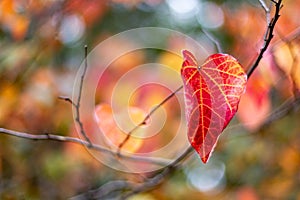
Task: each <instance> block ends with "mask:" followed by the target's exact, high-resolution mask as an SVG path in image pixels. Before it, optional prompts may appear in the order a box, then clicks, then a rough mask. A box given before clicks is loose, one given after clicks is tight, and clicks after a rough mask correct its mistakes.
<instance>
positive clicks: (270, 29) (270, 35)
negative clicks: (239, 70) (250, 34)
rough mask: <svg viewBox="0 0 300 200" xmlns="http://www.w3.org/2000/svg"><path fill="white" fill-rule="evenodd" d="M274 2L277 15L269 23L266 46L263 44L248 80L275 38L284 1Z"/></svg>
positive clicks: (249, 71)
mask: <svg viewBox="0 0 300 200" xmlns="http://www.w3.org/2000/svg"><path fill="white" fill-rule="evenodd" d="M272 2H273V3H274V4H275V13H274V16H273V18H272V19H271V21H270V22H269V23H268V28H267V31H266V33H265V38H264V44H263V46H262V48H261V49H260V52H259V54H258V57H257V59H256V60H255V62H254V64H253V65H252V66H251V67H250V69H249V70H248V72H247V75H248V78H249V77H250V76H251V74H252V73H253V72H254V70H255V69H256V68H257V66H258V64H259V63H260V60H261V59H262V58H263V55H264V53H265V52H266V50H267V49H268V47H269V44H270V42H271V40H272V38H273V37H274V35H273V32H274V28H275V25H276V22H277V21H278V19H279V17H280V15H279V12H280V9H281V8H282V4H281V3H282V0H278V2H276V1H272Z"/></svg>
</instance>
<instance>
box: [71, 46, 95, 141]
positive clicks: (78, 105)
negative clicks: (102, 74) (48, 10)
mask: <svg viewBox="0 0 300 200" xmlns="http://www.w3.org/2000/svg"><path fill="white" fill-rule="evenodd" d="M84 53H85V56H84V57H85V59H84V61H85V62H84V68H83V73H82V75H81V77H80V84H79V92H78V98H77V102H76V103H75V105H74V106H75V111H76V118H75V121H76V122H77V124H78V126H79V129H80V133H81V135H82V136H83V137H84V139H85V140H86V141H87V142H88V143H89V145H90V146H92V143H91V141H90V139H89V138H88V136H87V134H86V132H85V130H84V127H83V123H82V122H81V119H80V111H79V109H80V100H81V95H82V87H83V81H84V77H85V74H86V70H87V67H88V65H87V45H85V46H84Z"/></svg>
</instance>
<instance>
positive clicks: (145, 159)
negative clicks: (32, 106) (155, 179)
mask: <svg viewBox="0 0 300 200" xmlns="http://www.w3.org/2000/svg"><path fill="white" fill-rule="evenodd" d="M0 133H2V134H6V135H10V136H16V137H19V138H24V139H29V140H53V141H57V142H71V143H76V144H80V145H83V146H85V147H87V148H89V149H93V150H96V151H99V152H101V153H105V154H108V155H111V156H114V157H115V156H117V154H118V153H117V152H114V151H112V150H111V149H107V148H104V147H102V146H100V145H96V144H90V143H89V142H87V141H84V140H81V139H79V138H75V137H68V136H61V135H54V134H40V135H34V134H29V133H25V132H19V131H13V130H9V129H5V128H0ZM119 157H120V158H124V159H126V160H132V161H141V162H147V163H151V164H156V165H158V166H165V165H167V164H169V163H170V162H171V161H170V160H168V159H163V158H155V157H143V156H135V155H124V154H122V155H119Z"/></svg>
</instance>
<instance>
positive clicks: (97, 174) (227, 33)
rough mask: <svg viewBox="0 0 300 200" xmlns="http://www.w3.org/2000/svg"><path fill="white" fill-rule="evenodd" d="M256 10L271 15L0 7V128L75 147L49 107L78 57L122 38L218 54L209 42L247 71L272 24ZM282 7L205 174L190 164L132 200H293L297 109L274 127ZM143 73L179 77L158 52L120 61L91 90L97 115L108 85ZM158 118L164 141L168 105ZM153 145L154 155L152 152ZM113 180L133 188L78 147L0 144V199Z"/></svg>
mask: <svg viewBox="0 0 300 200" xmlns="http://www.w3.org/2000/svg"><path fill="white" fill-rule="evenodd" d="M264 2H265V4H266V6H267V8H270V15H269V14H266V12H265V10H264V9H263V8H262V6H261V4H260V3H259V1H258V0H247V1H237V0H214V1H213V0H212V1H209V0H206V1H205V0H185V1H182V0H165V1H164V0H144V1H143V0H110V1H109V0H103V1H97V0H35V1H34V0H1V1H0V127H3V128H8V129H12V130H18V131H24V132H28V133H32V134H42V133H55V134H60V135H64V136H74V137H76V136H77V133H76V131H75V129H74V121H73V115H72V109H71V106H70V105H69V104H68V103H66V102H64V101H61V100H59V99H58V96H61V95H65V96H71V95H72V90H73V84H74V78H75V76H76V73H77V70H78V68H79V66H80V65H81V63H82V61H83V59H84V48H83V46H84V45H85V44H87V45H88V47H89V49H93V47H95V46H96V45H97V44H98V43H99V42H101V41H103V40H105V39H106V38H109V37H110V36H113V35H115V34H117V33H120V32H122V31H126V30H129V29H132V28H138V27H148V26H150V27H164V28H169V29H172V30H176V31H180V32H182V33H184V34H187V35H189V36H190V37H192V38H194V39H195V40H197V41H199V42H200V43H201V44H202V45H203V46H204V47H205V49H206V51H207V52H208V53H215V52H217V51H218V50H217V49H216V45H215V43H214V42H213V40H212V38H214V39H215V40H216V41H217V42H218V44H219V45H220V46H221V47H222V51H223V52H225V53H228V54H231V55H233V56H234V57H236V58H237V59H238V60H239V61H240V63H241V64H242V66H243V67H244V68H245V70H247V69H248V68H249V67H250V66H251V64H252V63H253V61H254V60H255V59H256V56H257V55H258V52H259V50H260V47H261V45H262V44H263V42H264V32H265V30H266V28H267V21H268V20H270V17H272V14H273V12H274V7H273V6H272V5H273V4H272V3H271V1H268V0H265V1H264ZM283 4H284V7H283V8H282V10H281V17H280V19H279V22H278V24H277V25H276V27H275V31H274V32H275V35H276V36H275V37H274V39H273V40H272V43H271V46H270V48H269V49H268V51H267V52H266V54H265V56H264V58H263V60H262V61H261V63H260V65H259V67H258V68H257V70H256V71H255V72H254V74H253V76H252V77H251V78H250V80H249V82H248V85H247V91H246V93H245V95H244V96H243V97H242V100H241V103H240V106H239V111H238V113H237V115H236V117H235V118H234V120H233V121H232V122H231V123H230V125H229V126H228V128H227V129H226V130H225V131H224V133H223V134H222V136H221V138H220V140H219V142H218V145H217V147H216V149H215V152H214V153H213V156H212V158H211V160H210V161H209V163H208V164H206V165H203V164H202V163H201V160H200V159H199V158H198V156H197V155H193V156H192V158H191V159H190V160H189V161H188V162H187V163H185V164H184V165H183V167H182V168H180V169H178V171H176V173H175V174H174V175H173V176H171V177H170V178H168V179H166V181H165V182H164V183H163V184H162V185H160V186H159V187H158V188H157V189H155V190H153V191H150V192H147V193H143V194H137V195H135V196H133V197H132V199H149V200H152V199H153V200H154V199H184V198H186V199H237V200H256V199H300V126H299V119H300V112H299V109H298V110H297V109H296V105H295V108H294V109H292V110H291V112H288V113H286V114H284V116H283V117H280V119H273V118H274V112H275V111H276V109H277V108H278V107H279V106H280V105H282V104H283V103H284V102H286V101H287V100H291V99H292V98H293V97H294V96H295V95H296V94H297V92H296V91H299V88H300V64H299V62H300V39H299V35H300V29H299V26H300V20H299V19H300V14H299V10H300V1H299V0H285V1H283ZM162 42H163V44H164V45H165V46H166V47H170V48H172V49H178V50H180V49H181V46H182V43H183V41H180V40H178V39H176V38H172V37H169V38H168V37H167V38H164V39H163V41H162ZM120 45H130V42H129V41H118V43H116V44H112V46H111V48H110V49H107V53H108V54H109V53H110V52H112V51H114V49H115V48H118V47H119V46H120ZM150 61H151V62H153V61H155V62H157V63H162V64H164V65H168V66H170V67H172V68H173V69H176V70H178V76H179V69H180V67H181V62H182V60H181V58H180V57H178V56H176V55H173V54H170V53H169V52H165V51H162V50H148V51H138V52H135V53H134V54H131V53H129V54H126V55H124V56H122V57H120V58H119V59H118V60H116V62H114V63H113V64H112V67H111V68H110V70H108V71H107V72H106V73H107V75H106V76H104V79H102V80H101V81H100V83H99V87H101V86H103V84H104V85H105V87H103V88H102V89H101V90H100V89H99V90H98V91H97V95H96V97H95V99H96V103H97V104H101V103H104V102H107V101H108V99H109V98H110V96H109V95H110V90H111V89H112V87H113V85H114V84H115V82H116V81H117V79H118V77H120V76H122V75H123V74H124V73H126V72H127V71H129V70H130V69H132V68H134V67H136V66H138V65H140V64H144V63H148V62H150ZM154 90H155V92H154ZM169 93H170V91H168V90H165V88H161V89H159V87H154V88H151V87H146V88H143V90H142V91H141V94H136V95H135V96H134V97H133V99H132V105H134V106H137V107H140V108H143V109H144V110H147V109H149V107H151V106H152V105H153V104H156V103H158V102H160V101H161V100H162V99H163V98H164V97H165V96H167V95H168V94H169ZM170 101H171V102H172V101H175V100H170ZM171 102H170V103H171ZM163 108H164V110H165V112H166V113H167V114H168V120H167V123H166V124H165V127H164V129H163V132H164V133H166V134H168V133H172V130H173V129H172V128H173V127H174V126H176V124H177V123H178V115H180V113H179V114H178V112H176V110H175V111H174V110H173V109H172V106H170V105H168V103H167V104H166V105H164V106H163ZM270 117H273V118H270ZM275 118H276V117H275ZM270 119H271V120H270ZM268 120H269V121H268ZM83 121H84V122H85V123H88V119H83ZM266 121H268V122H269V123H268V124H266ZM297 124H298V125H297ZM87 127H88V126H87ZM88 131H89V132H91V133H92V132H93V130H88ZM161 134H163V133H161ZM182 134H183V135H184V136H185V133H182ZM169 135H170V137H171V136H172V134H169ZM162 138H164V137H161V138H158V139H156V140H155V144H153V145H156V144H159V145H163V144H164V143H163V142H161V141H160V140H159V139H161V140H162ZM160 142H161V143H160ZM149 148H150V147H149ZM142 149H143V148H142ZM144 149H145V147H144ZM117 179H129V180H133V181H135V180H139V178H138V177H137V176H136V175H133V174H126V173H122V172H119V171H116V170H113V169H111V168H109V167H106V166H104V165H102V164H101V162H99V161H98V160H96V159H94V158H93V157H92V156H91V155H90V154H89V153H88V152H87V151H86V149H85V148H84V147H81V146H80V145H76V144H70V143H58V142H54V141H30V140H25V139H21V138H16V137H12V136H7V135H3V134H0V199H66V198H68V197H72V196H75V195H77V194H80V193H82V192H86V191H88V190H90V189H94V188H97V187H99V186H101V185H102V184H104V183H106V182H108V181H110V180H117Z"/></svg>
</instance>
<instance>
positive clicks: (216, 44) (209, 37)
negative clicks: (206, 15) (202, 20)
mask: <svg viewBox="0 0 300 200" xmlns="http://www.w3.org/2000/svg"><path fill="white" fill-rule="evenodd" d="M202 32H203V33H204V34H205V36H206V37H208V39H210V40H211V41H212V42H213V43H214V45H215V46H216V47H217V50H218V53H222V52H223V50H222V47H221V44H220V42H219V41H218V40H217V39H216V38H215V37H214V36H213V35H212V34H210V33H209V32H208V31H206V30H205V29H202Z"/></svg>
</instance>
